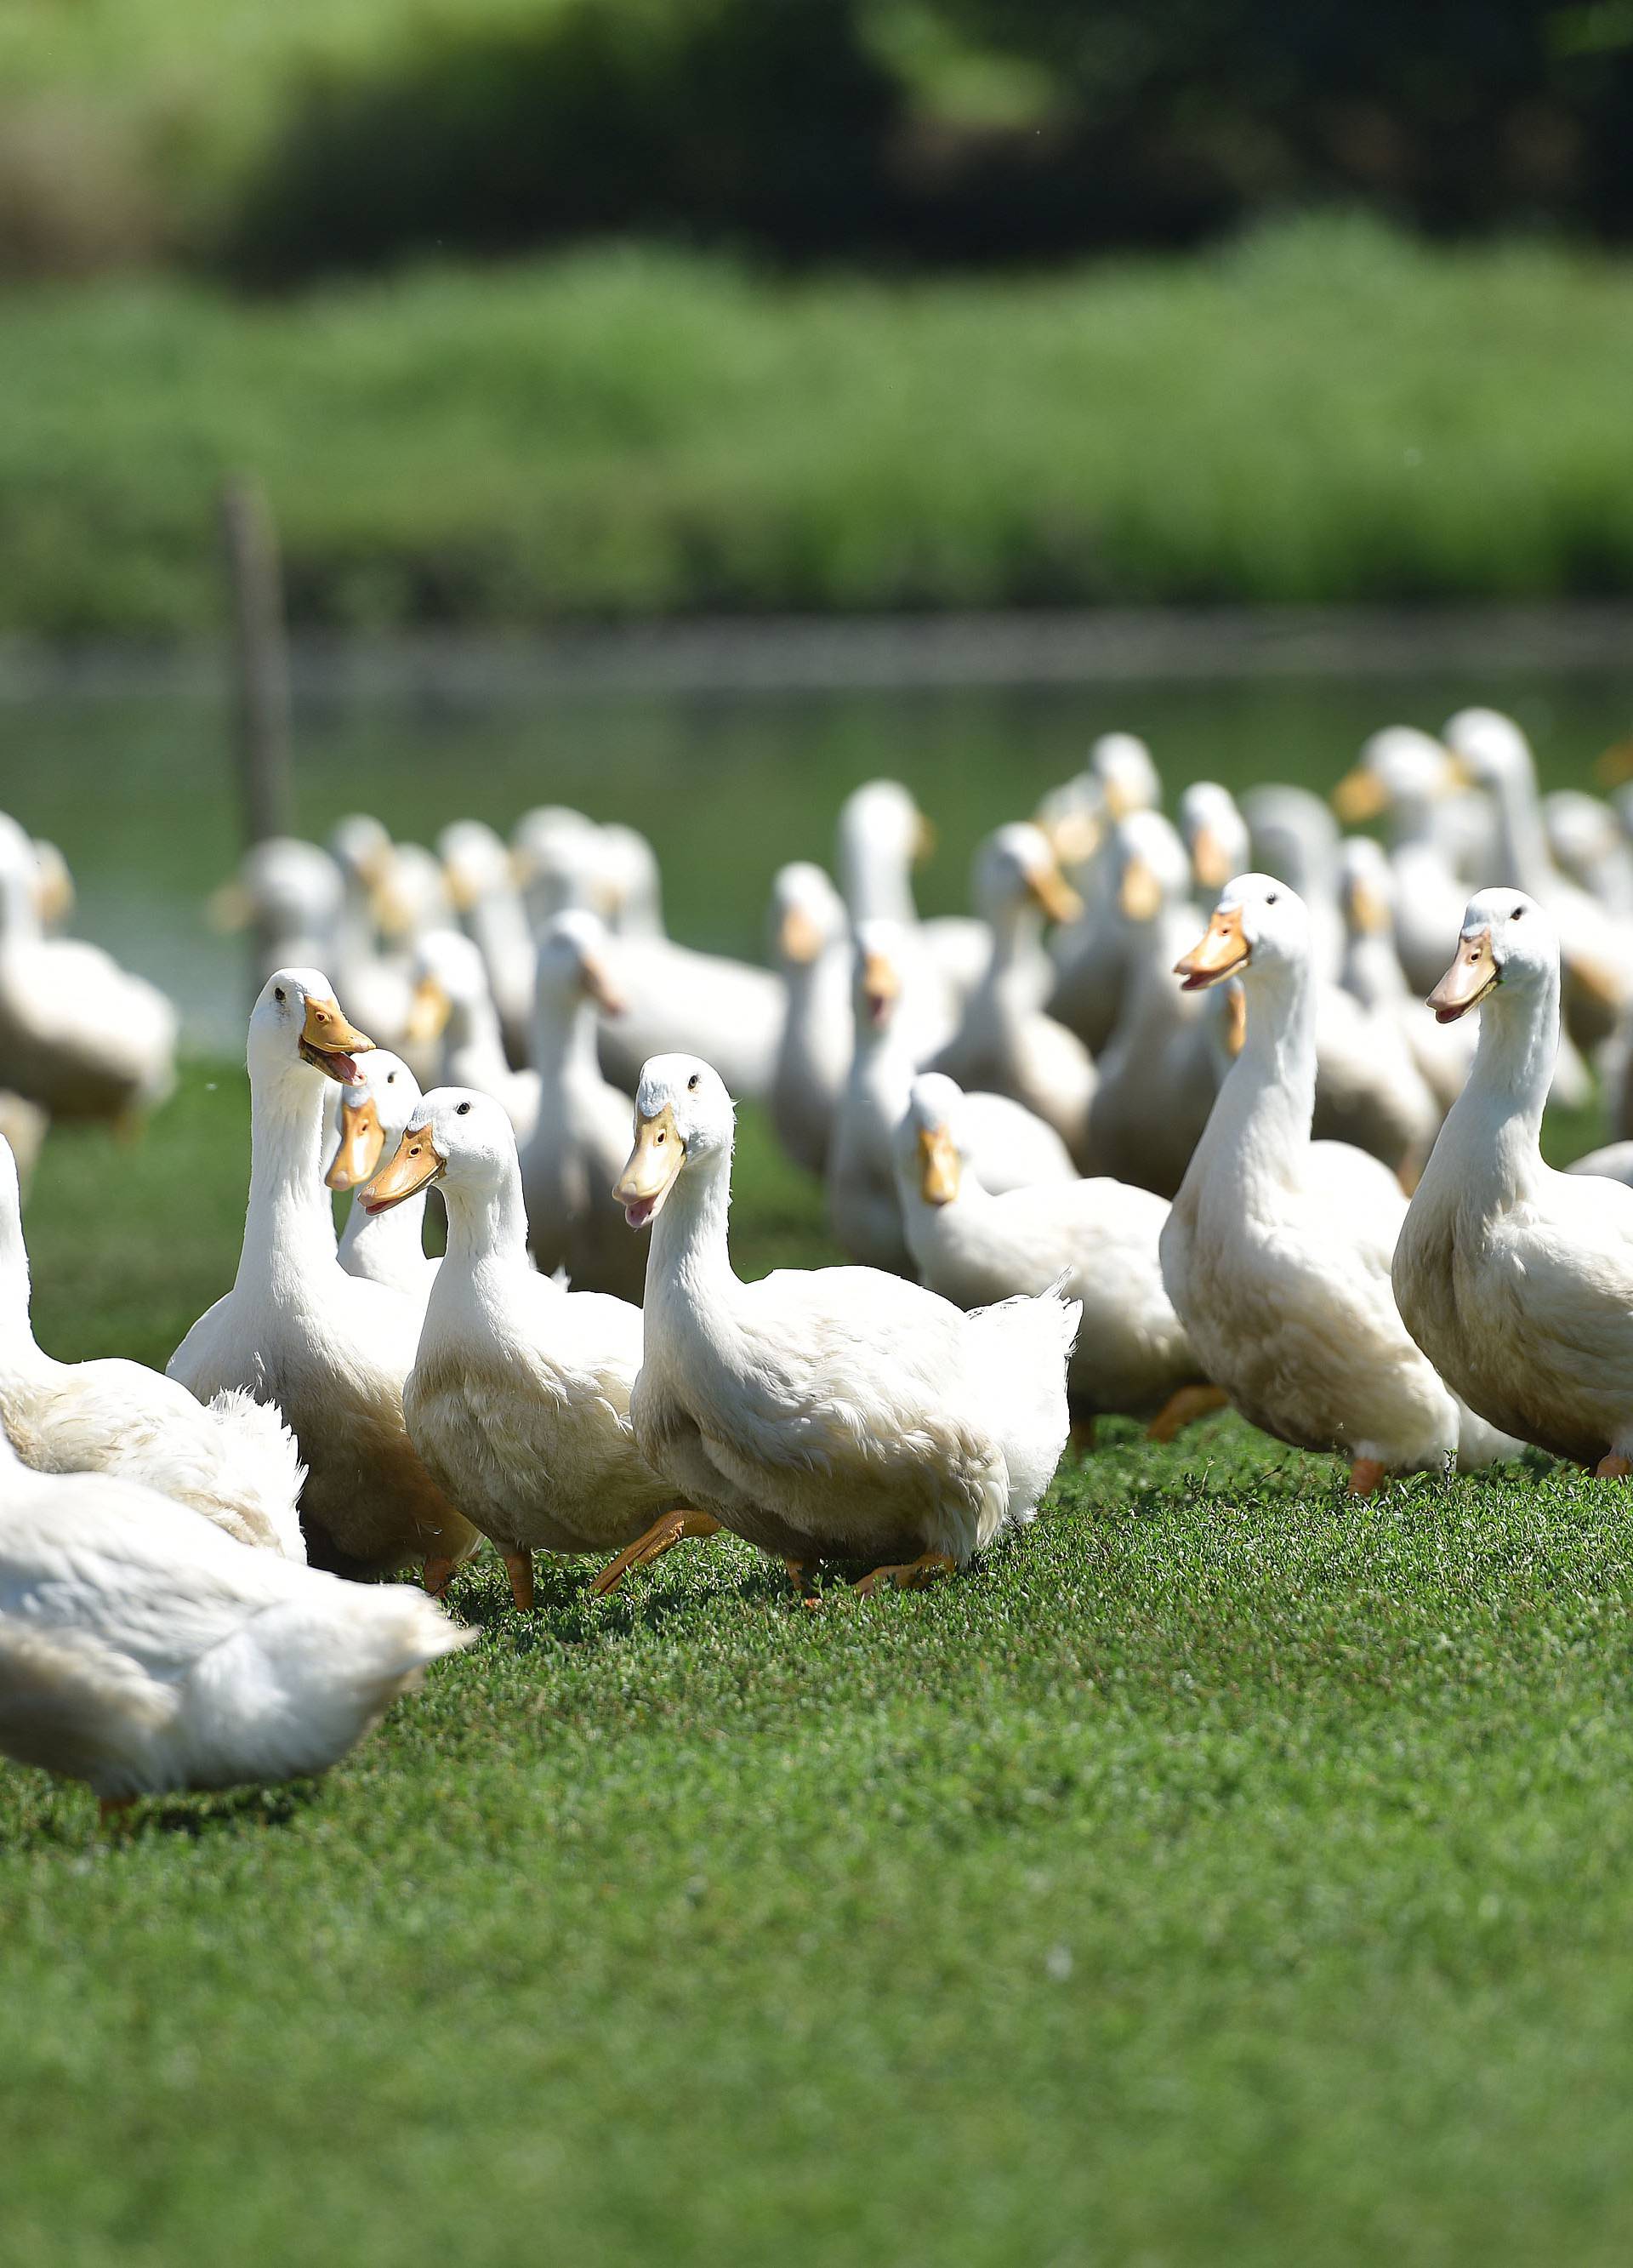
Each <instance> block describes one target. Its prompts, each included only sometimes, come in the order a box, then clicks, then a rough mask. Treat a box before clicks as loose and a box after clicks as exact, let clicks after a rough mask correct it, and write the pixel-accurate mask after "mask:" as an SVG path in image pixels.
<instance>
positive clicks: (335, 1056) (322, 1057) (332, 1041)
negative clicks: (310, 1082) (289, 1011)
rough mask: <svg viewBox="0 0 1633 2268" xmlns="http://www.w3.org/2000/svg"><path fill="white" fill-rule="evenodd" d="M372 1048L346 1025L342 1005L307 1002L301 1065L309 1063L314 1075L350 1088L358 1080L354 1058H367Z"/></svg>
mask: <svg viewBox="0 0 1633 2268" xmlns="http://www.w3.org/2000/svg"><path fill="white" fill-rule="evenodd" d="M373 1045H374V1042H373V1041H372V1040H369V1039H365V1038H364V1035H363V1034H362V1033H361V1032H360V1031H358V1030H357V1028H356V1027H355V1026H353V1025H351V1024H349V1023H348V1022H347V1021H346V1019H345V1018H344V1016H342V1014H341V1012H340V1003H339V1001H338V1000H336V999H335V998H333V996H331V997H330V998H328V999H327V1000H308V1001H307V1003H306V1021H305V1027H304V1029H303V1030H302V1032H301V1035H300V1059H301V1061H302V1063H309V1064H311V1065H312V1066H313V1070H314V1071H322V1072H323V1073H324V1074H325V1076H326V1077H327V1078H329V1079H338V1080H339V1081H340V1083H341V1085H342V1086H350V1085H351V1084H352V1082H353V1080H354V1079H356V1078H357V1064H355V1063H354V1062H353V1061H352V1057H354V1056H361V1055H367V1054H368V1053H369V1051H370V1050H371V1049H372V1047H373Z"/></svg>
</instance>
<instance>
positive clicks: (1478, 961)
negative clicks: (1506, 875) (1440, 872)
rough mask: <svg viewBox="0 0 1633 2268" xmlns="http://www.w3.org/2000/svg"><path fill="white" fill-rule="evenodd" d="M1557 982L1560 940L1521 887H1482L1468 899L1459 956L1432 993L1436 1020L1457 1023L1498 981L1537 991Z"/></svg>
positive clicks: (1502, 984) (1540, 910)
mask: <svg viewBox="0 0 1633 2268" xmlns="http://www.w3.org/2000/svg"><path fill="white" fill-rule="evenodd" d="M1558 981H1559V939H1558V936H1557V935H1556V932H1555V929H1554V925H1553V924H1552V923H1551V922H1550V921H1549V919H1548V916H1547V914H1546V913H1545V912H1544V911H1543V909H1542V908H1541V906H1540V905H1538V903H1537V902H1536V900H1535V899H1534V898H1528V897H1527V896H1526V894H1525V892H1524V891H1523V890H1506V889H1495V890H1479V891H1476V893H1475V895H1474V896H1473V897H1472V898H1470V900H1469V901H1468V908H1467V912H1466V913H1465V914H1464V916H1463V926H1462V930H1461V932H1460V935H1459V938H1458V940H1457V958H1456V959H1455V960H1454V961H1453V963H1452V966H1451V967H1450V968H1448V969H1447V970H1446V973H1445V976H1443V977H1442V978H1441V979H1440V982H1439V983H1438V984H1437V985H1436V986H1435V989H1434V990H1433V991H1432V992H1431V994H1430V996H1429V1005H1430V1006H1431V1008H1432V1009H1433V1010H1434V1012H1435V1020H1436V1021H1437V1022H1438V1023H1441V1024H1454V1023H1455V1022H1456V1021H1457V1020H1458V1018H1459V1017H1460V1016H1466V1015H1467V1013H1468V1012H1469V1010H1470V1009H1471V1008H1477V1007H1478V1006H1479V1005H1480V1003H1481V1002H1482V1000H1487V999H1490V996H1491V995H1492V993H1493V992H1495V991H1496V990H1497V987H1498V986H1499V985H1501V986H1503V987H1504V989H1508V988H1511V987H1512V989H1513V990H1515V991H1516V992H1519V993H1531V992H1535V991H1537V990H1541V988H1543V987H1544V986H1546V985H1548V983H1554V984H1557V983H1558Z"/></svg>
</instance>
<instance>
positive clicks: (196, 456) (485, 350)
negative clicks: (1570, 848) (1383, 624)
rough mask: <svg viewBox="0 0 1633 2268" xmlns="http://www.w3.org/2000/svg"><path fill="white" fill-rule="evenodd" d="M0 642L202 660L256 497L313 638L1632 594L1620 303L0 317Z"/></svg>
mask: <svg viewBox="0 0 1633 2268" xmlns="http://www.w3.org/2000/svg"><path fill="white" fill-rule="evenodd" d="M0 313H3V314H4V328H5V335H6V345H7V366H8V373H9V382H8V391H7V404H8V414H7V416H6V418H5V420H4V424H3V425H0V515H3V516H4V524H5V527H6V530H7V541H6V545H5V547H4V556H3V557H0V622H4V624H5V625H6V627H7V628H8V630H16V631H21V632H38V633H40V634H43V635H48V636H55V635H67V634H73V633H112V632H132V633H142V634H152V635H159V636H163V635H170V634H177V633H187V632H198V631H203V630H213V629H214V628H215V627H216V626H217V623H218V622H219V614H220V594H219V591H218V587H217V565H216V555H215V550H214V546H213V538H212V532H211V517H210V515H211V500H212V497H213V495H214V493H215V490H216V487H217V482H219V480H220V478H221V476H222V475H223V474H224V473H225V472H226V471H228V470H229V469H232V468H238V467H249V468H254V469H256V470H257V471H259V472H260V474H261V475H262V476H263V477H264V479H265V481H266V483H267V485H268V490H269V491H270V494H271V496H272V498H273V501H274V504H275V505H276V512H277V514H278V518H279V520H280V522H281V525H282V528H283V537H284V543H285V549H286V556H287V564H288V570H289V581H290V588H291V601H292V605H293V608H294V611H295V614H296V615H297V618H298V620H300V621H303V622H312V623H320V624H331V625H342V626H345V625H371V624H394V623H425V622H455V623H460V622H500V623H522V624H526V623H532V622H540V621H542V620H547V619H552V618H562V617H603V616H621V615H648V614H654V613H656V614H666V613H684V612H686V611H688V610H697V609H703V610H710V609H716V610H720V609H724V610H739V611H744V612H751V613H752V612H765V611H776V610H778V609H790V608H792V609H818V610H821V609H844V608H859V609H892V608H940V607H988V606H994V607H996V606H1029V605H1043V604H1056V603H1063V602H1085V603H1097V602H1100V601H1109V600H1131V601H1146V600H1150V601H1183V602H1192V601H1195V602H1202V601H1212V600H1249V601H1251V600H1435V599H1441V598H1448V597H1460V598H1470V597H1472V598H1480V597H1491V598H1510V597H1568V596H1570V595H1572V594H1582V593H1605V592H1618V591H1625V590H1627V589H1628V588H1629V586H1630V585H1633V501H1630V500H1633V425H1630V424H1629V420H1628V419H1627V417H1626V416H1625V415H1624V414H1623V412H1624V409H1625V395H1626V374H1627V371H1628V368H1629V365H1630V364H1633V266H1629V263H1628V262H1627V261H1615V260H1610V259H1603V258H1595V257H1592V256H1589V255H1587V254H1570V253H1567V252H1564V251H1563V250H1560V249H1557V248H1553V249H1550V248H1548V247H1541V246H1537V247H1510V248H1507V249H1501V248H1498V249H1490V248H1487V249H1479V250H1461V251H1453V250H1431V249H1427V248H1423V247H1414V246H1412V245H1410V244H1409V243H1406V242H1404V241H1401V240H1399V239H1394V238H1392V237H1390V236H1388V235H1387V234H1385V233H1384V232H1380V231H1379V230H1377V229H1375V228H1373V227H1372V226H1371V225H1363V224H1359V223H1357V224H1342V223H1331V222H1329V223H1322V224H1319V225H1318V224H1314V223H1311V224H1307V225H1301V226H1295V227H1291V228H1287V229H1284V230H1281V231H1278V232H1272V233H1270V234H1269V235H1267V236H1265V237H1262V238H1260V239H1254V240H1253V241H1251V242H1249V243H1247V244H1245V245H1243V246H1241V247H1237V248H1236V249H1234V250H1233V251H1229V252H1226V253H1222V254H1217V255H1211V256H1207V257H1199V258H1195V259H1193V260H1188V261H1159V260H1147V261H1132V260H1130V261H1123V262H1119V263H1111V264H1107V265H1106V266H1103V267H1100V268H1095V269H1085V270H1081V271H1078V272H1076V273H1069V274H1064V275H1059V276H1050V277H1047V278H1045V277H1039V278H1019V279H1016V278H1008V279H994V278H987V279H983V280H980V281H970V280H953V281H945V280H944V281H940V282H933V283H917V284H910V285H909V284H902V285H900V286H892V285H890V284H886V283H883V282H873V283H868V282H864V281H858V280H847V279H844V278H838V277H830V278H820V279H817V280H814V281H805V282H801V283H788V282H783V283H777V282H775V281H772V280H769V279H766V278H757V277H754V276H750V275H749V274H747V273H746V272H744V271H741V270H739V269H735V268H733V267H732V265H731V264H729V263H728V262H725V261H720V260H714V259H704V258H702V257H697V258H688V257H686V256H683V255H681V254H658V253H655V252H653V253H644V252H640V251H636V250H629V251H623V252H600V253H584V254H577V255H574V256H571V257H563V258H561V259H559V260H555V261H539V262H536V263H524V264H520V265H518V266H514V267H510V268H494V269H466V270H455V269H448V270H445V271H431V272H423V273H417V274H410V275H404V276H400V277H398V278H396V279H394V280H390V281H386V282H374V283H371V284H367V285H360V286H353V287H348V288H346V289H344V290H339V289H335V290H331V291H320V292H316V293H313V294H310V295H307V296H305V297H302V298H294V299H290V300H287V301H279V302H261V303H254V304H246V303H244V302H242V301H236V300H234V299H232V298H230V297H228V296H226V295H224V294H218V293H215V292H212V291H210V290H209V289H208V288H206V287H204V286H202V285H193V284H186V283H183V282H180V281H175V280H169V281H166V280H152V281H145V282H144V281H134V282H133V281H125V282H107V283H102V284H96V285H86V286H81V287H68V286H51V287H44V286H41V287H29V288H17V289H14V290H12V291H10V292H9V293H7V294H6V295H5V296H4V303H3V306H0Z"/></svg>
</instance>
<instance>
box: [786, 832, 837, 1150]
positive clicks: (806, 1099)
mask: <svg viewBox="0 0 1633 2268" xmlns="http://www.w3.org/2000/svg"><path fill="white" fill-rule="evenodd" d="M769 926H770V932H771V937H770V944H771V955H772V958H773V960H774V961H776V964H777V967H778V968H779V969H780V970H781V972H782V977H783V988H784V990H785V992H786V995H787V1003H788V1005H787V1010H786V1013H785V1014H784V1017H783V1036H782V1040H781V1042H779V1044H778V1047H777V1053H776V1071H775V1073H774V1075H773V1077H772V1081H771V1123H772V1125H773V1126H774V1127H775V1128H776V1133H777V1138H778V1140H779V1141H780V1142H781V1143H782V1145H783V1148H784V1149H785V1150H786V1151H787V1152H788V1154H789V1156H790V1157H791V1158H792V1159H793V1160H794V1161H795V1163H796V1164H797V1165H801V1166H804V1167H805V1168H806V1170H807V1171H808V1172H810V1173H813V1174H816V1175H819V1176H820V1175H821V1174H822V1173H823V1171H824V1170H825V1168H826V1167H827V1164H828V1144H829V1141H830V1140H831V1138H832V1136H833V1131H834V1119H835V1113H836V1112H837V1110H838V1108H839V1098H840V1095H841V1094H842V1093H843V1091H844V1085H845V1079H846V1076H847V1074H848V1073H849V1071H850V1059H851V1057H852V1055H853V1054H854V1053H855V1051H856V1022H855V1018H854V1016H853V1015H852V1013H851V1006H850V928H849V925H848V924H847V922H846V919H845V906H844V901H843V899H842V897H841V896H840V895H839V893H838V891H837V890H836V889H835V887H834V885H833V884H832V882H830V881H829V880H828V876H827V875H826V874H825V873H823V871H822V869H821V868H820V866H815V865H811V864H810V862H809V861H808V860H804V859H801V860H797V861H796V862H795V863H794V864H793V865H788V866H784V867H783V868H781V869H780V871H779V872H778V873H777V875H776V880H774V881H773V883H772V885H771V910H770V919H769Z"/></svg>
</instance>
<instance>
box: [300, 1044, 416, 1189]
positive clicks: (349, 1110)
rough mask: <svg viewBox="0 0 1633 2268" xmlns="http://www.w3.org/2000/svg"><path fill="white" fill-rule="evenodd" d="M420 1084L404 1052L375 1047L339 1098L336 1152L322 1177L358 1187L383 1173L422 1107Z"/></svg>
mask: <svg viewBox="0 0 1633 2268" xmlns="http://www.w3.org/2000/svg"><path fill="white" fill-rule="evenodd" d="M419 1101H420V1083H419V1081H418V1080H417V1079H416V1078H415V1076H414V1073H413V1072H412V1071H410V1070H409V1069H408V1064H406V1063H404V1062H403V1060H402V1058H401V1056H394V1055H393V1054H392V1052H391V1050H390V1049H389V1048H372V1049H370V1051H369V1053H368V1054H367V1055H365V1056H364V1057H363V1059H362V1061H361V1062H360V1063H359V1064H358V1065H357V1077H356V1078H355V1079H352V1080H351V1081H350V1082H349V1084H348V1085H347V1086H342V1088H341V1091H340V1093H339V1094H337V1095H336V1097H335V1154H334V1156H333V1157H332V1158H331V1159H330V1160H329V1167H328V1171H327V1173H326V1174H325V1175H324V1176H323V1178H324V1181H325V1182H326V1183H327V1186H328V1187H329V1188H330V1189H357V1187H359V1185H360V1184H361V1183H363V1182H366V1181H368V1180H370V1179H371V1177H372V1175H375V1174H376V1173H378V1172H379V1165H380V1160H381V1159H382V1158H389V1157H390V1156H391V1155H392V1153H393V1152H394V1151H395V1149H396V1147H397V1145H398V1143H399V1142H401V1139H402V1137H403V1134H404V1133H405V1131H406V1130H407V1129H408V1124H409V1122H410V1120H411V1119H412V1118H413V1116H414V1114H415V1111H416V1109H417V1108H418V1107H419Z"/></svg>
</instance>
